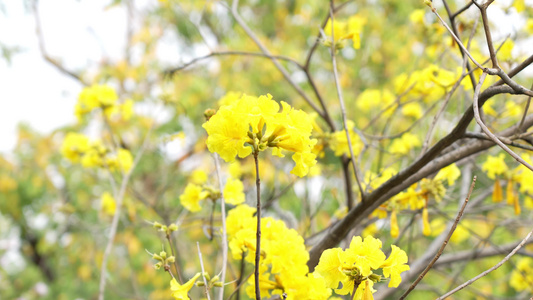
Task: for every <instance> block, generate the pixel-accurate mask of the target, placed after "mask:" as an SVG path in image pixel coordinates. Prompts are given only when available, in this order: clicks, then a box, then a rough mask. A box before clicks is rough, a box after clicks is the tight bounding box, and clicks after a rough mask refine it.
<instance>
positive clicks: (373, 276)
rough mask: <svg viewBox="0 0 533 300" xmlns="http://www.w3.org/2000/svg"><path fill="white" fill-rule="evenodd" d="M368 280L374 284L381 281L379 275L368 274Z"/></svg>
mask: <svg viewBox="0 0 533 300" xmlns="http://www.w3.org/2000/svg"><path fill="white" fill-rule="evenodd" d="M368 279H370V280H372V281H374V282H380V281H381V275H378V274H373V273H372V274H370V275H368Z"/></svg>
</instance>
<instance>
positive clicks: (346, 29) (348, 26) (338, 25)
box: [324, 15, 366, 49]
mask: <svg viewBox="0 0 533 300" xmlns="http://www.w3.org/2000/svg"><path fill="white" fill-rule="evenodd" d="M365 23H366V19H365V18H363V17H360V16H357V15H355V16H351V17H350V18H349V19H348V21H341V20H335V21H334V22H333V35H334V39H335V40H334V41H333V43H335V48H336V49H342V48H343V47H344V43H343V42H344V41H345V40H349V39H351V40H352V42H353V47H354V49H359V48H361V31H362V30H363V26H364V25H365ZM331 31H332V28H331V20H328V23H327V24H326V27H324V34H326V35H327V36H328V37H330V36H331ZM331 43H332V41H331V38H330V40H328V41H326V42H325V44H326V46H331Z"/></svg>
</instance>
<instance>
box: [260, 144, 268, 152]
mask: <svg viewBox="0 0 533 300" xmlns="http://www.w3.org/2000/svg"><path fill="white" fill-rule="evenodd" d="M266 148H268V145H267V144H265V143H261V144H259V147H258V149H259V151H264V150H265V149H266Z"/></svg>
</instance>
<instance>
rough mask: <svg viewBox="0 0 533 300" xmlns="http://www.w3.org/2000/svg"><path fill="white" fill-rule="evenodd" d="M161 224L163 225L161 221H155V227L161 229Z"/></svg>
mask: <svg viewBox="0 0 533 300" xmlns="http://www.w3.org/2000/svg"><path fill="white" fill-rule="evenodd" d="M161 226H163V225H162V224H161V223H159V222H157V221H156V222H154V228H158V229H159V228H161Z"/></svg>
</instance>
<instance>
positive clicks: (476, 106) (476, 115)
mask: <svg viewBox="0 0 533 300" xmlns="http://www.w3.org/2000/svg"><path fill="white" fill-rule="evenodd" d="M486 77H487V73H486V72H483V74H481V77H480V78H479V83H478V84H477V86H476V90H475V92H474V104H473V107H474V118H475V119H476V122H477V123H478V124H479V126H480V127H481V129H482V130H483V132H485V134H486V135H487V136H488V137H489V138H490V139H491V140H493V141H494V142H495V143H496V144H498V146H500V148H502V149H503V150H504V151H505V152H507V153H509V155H511V156H512V157H513V158H514V159H516V160H517V161H518V162H519V163H521V164H522V165H524V166H525V167H527V168H528V169H530V170H531V171H533V166H531V165H530V164H529V163H528V162H527V161H525V160H524V159H523V158H522V157H520V156H519V155H518V154H516V153H515V152H514V151H513V150H511V149H510V148H509V147H507V146H506V145H505V144H504V143H503V142H502V141H500V139H498V137H497V136H495V135H494V134H493V133H492V132H491V131H490V130H489V128H487V126H485V124H484V123H483V121H482V120H481V116H480V115H479V104H478V100H479V93H480V90H481V86H482V85H483V82H484V81H485V78H486Z"/></svg>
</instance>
